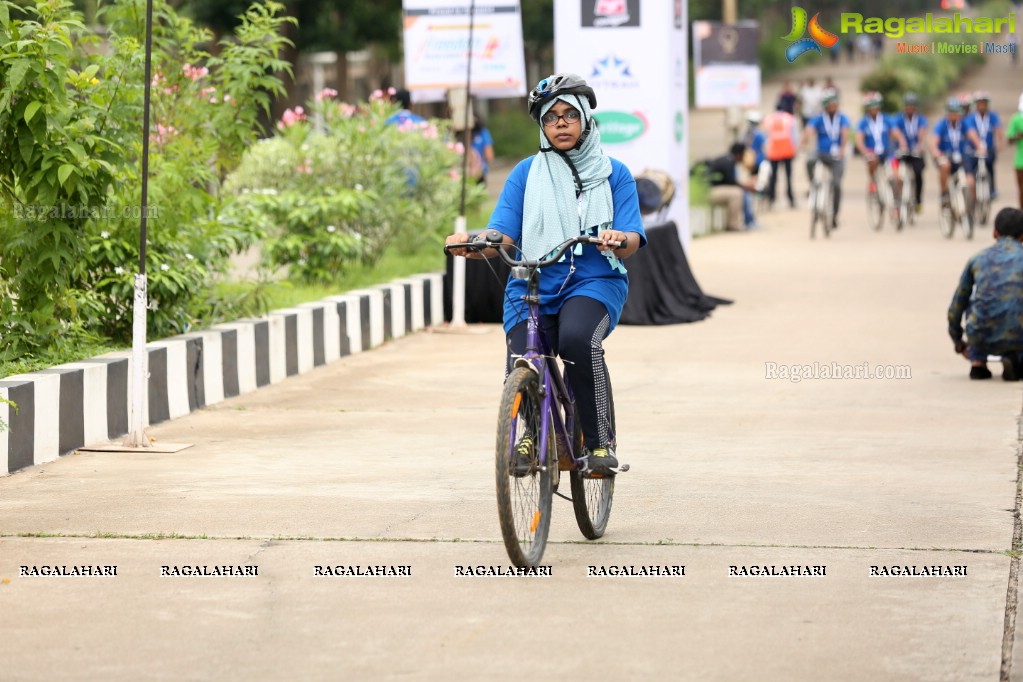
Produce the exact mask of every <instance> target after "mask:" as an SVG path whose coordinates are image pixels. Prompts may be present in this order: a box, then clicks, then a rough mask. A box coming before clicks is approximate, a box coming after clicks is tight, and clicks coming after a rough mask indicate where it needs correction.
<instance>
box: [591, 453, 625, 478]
mask: <svg viewBox="0 0 1023 682" xmlns="http://www.w3.org/2000/svg"><path fill="white" fill-rule="evenodd" d="M586 468H587V469H588V470H589V472H590V473H594V474H610V473H614V472H613V471H611V470H612V469H617V468H618V459H617V458H616V457H615V453H614V451H613V450H608V449H607V448H596V449H594V450H591V451H589V452H588V453H587V455H586Z"/></svg>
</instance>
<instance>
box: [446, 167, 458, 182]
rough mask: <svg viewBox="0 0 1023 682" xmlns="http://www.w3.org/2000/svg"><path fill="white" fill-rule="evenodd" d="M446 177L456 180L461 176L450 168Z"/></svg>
mask: <svg viewBox="0 0 1023 682" xmlns="http://www.w3.org/2000/svg"><path fill="white" fill-rule="evenodd" d="M448 177H449V178H451V179H452V180H458V178H460V177H461V176H460V175H459V174H458V171H456V170H455V169H454V168H452V169H451V170H449V171H448Z"/></svg>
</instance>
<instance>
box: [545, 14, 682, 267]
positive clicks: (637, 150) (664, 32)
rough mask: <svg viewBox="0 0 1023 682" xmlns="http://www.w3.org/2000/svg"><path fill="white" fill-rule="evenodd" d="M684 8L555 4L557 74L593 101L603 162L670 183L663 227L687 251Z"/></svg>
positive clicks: (634, 173)
mask: <svg viewBox="0 0 1023 682" xmlns="http://www.w3.org/2000/svg"><path fill="white" fill-rule="evenodd" d="M688 10H689V8H688V3H687V1H686V0H673V1H672V2H665V0H558V2H556V3H555V5H554V45H555V47H554V61H555V68H556V70H557V71H559V72H562V71H570V72H573V73H577V74H579V75H580V76H582V77H583V78H585V79H586V81H587V82H588V83H589V84H590V85H592V86H593V89H594V91H595V92H596V95H597V109H596V111H595V112H594V117H595V118H596V119H597V122H598V125H599V129H600V139H601V141H602V142H603V145H604V149H605V151H606V152H607V154H608V155H609V156H611V157H614V158H616V159H618V160H619V161H621V162H622V163H624V164H625V165H626V166H627V167H628V168H629V170H630V171H632V174H633V175H638V174H639V173H640V172H642V171H643V170H644V169H646V168H651V169H657V170H664V171H667V172H669V173H671V176H672V178H673V179H674V180H675V189H676V191H675V199H674V200H673V201H672V203H671V207H670V210H669V212H668V217H667V219H668V220H673V221H675V224H676V225H678V228H679V237H680V239H681V240H682V244H683V246H685V247H688V244H689V237H690V232H689V211H688V207H689V163H688V150H687V145H688V126H689V120H688V108H689V107H688V105H689V93H688V89H689V78H688V74H689V66H688V36H687V33H686V26H687V25H688V13H689V12H688Z"/></svg>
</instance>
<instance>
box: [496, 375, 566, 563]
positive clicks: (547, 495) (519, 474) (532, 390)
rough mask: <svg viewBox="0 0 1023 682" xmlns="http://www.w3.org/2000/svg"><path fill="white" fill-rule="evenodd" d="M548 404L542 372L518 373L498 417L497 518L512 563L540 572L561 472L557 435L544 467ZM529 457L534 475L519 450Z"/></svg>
mask: <svg viewBox="0 0 1023 682" xmlns="http://www.w3.org/2000/svg"><path fill="white" fill-rule="evenodd" d="M543 418H544V414H543V401H542V400H541V399H540V382H539V378H538V377H537V374H536V372H534V371H533V370H531V369H529V368H528V367H516V368H514V369H513V370H512V371H511V373H510V374H509V375H508V378H507V379H506V380H505V382H504V393H503V394H502V396H501V408H500V412H499V413H498V416H497V453H496V474H497V517H498V520H499V521H500V524H501V536H502V537H503V538H504V547H505V549H506V550H507V552H508V558H510V559H511V561H512V563H513V564H515V565H516V566H535V565H537V564H538V563H539V562H540V559H541V557H543V552H544V548H545V547H546V546H547V533H548V532H549V531H550V527H551V499H552V496H553V486H552V473H551V467H557V466H558V462H557V455H556V454H553V453H554V450H555V448H554V447H553V443H554V434H553V433H551V434H549V436H548V447H547V460H546V466H543V467H541V464H540V453H539V452H538V450H539V447H540V425H541V423H542V421H541V420H542V419H543ZM519 448H523V449H524V450H525V451H526V452H527V453H528V460H529V466H528V470H526V471H521V470H517V467H516V465H517V463H518V453H517V450H518V449H519Z"/></svg>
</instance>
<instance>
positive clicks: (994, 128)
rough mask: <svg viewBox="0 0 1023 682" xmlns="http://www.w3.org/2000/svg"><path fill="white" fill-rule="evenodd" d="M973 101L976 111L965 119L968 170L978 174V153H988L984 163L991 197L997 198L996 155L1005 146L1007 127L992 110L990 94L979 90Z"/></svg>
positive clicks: (972, 173)
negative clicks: (1003, 125) (989, 183)
mask: <svg viewBox="0 0 1023 682" xmlns="http://www.w3.org/2000/svg"><path fill="white" fill-rule="evenodd" d="M973 103H974V106H975V107H976V111H974V112H973V113H972V114H970V115H969V116H967V117H966V119H965V124H966V128H967V133H966V137H967V140H968V145H967V154H966V158H965V163H966V172H967V173H969V174H970V175H976V171H977V162H978V161H979V159H978V158H977V156H976V155H977V154H979V155H981V156H983V155H985V154H986V155H987V158H986V159H985V160H984V163H985V165H986V166H987V173H988V178H989V179H990V181H991V198H992V199H995V198H997V196H998V192H996V191H995V157H996V155H997V154H998V150H999V149H1001V148H1002V147H1004V146H1005V128H1003V127H1002V119H1001V117H1000V116H999V115H998V113H997V112H995V111H992V110H991V95H990V94H988V93H987V92H985V91H984V90H978V91H977V92H975V93H974V95H973Z"/></svg>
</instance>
